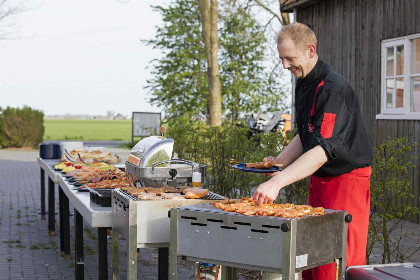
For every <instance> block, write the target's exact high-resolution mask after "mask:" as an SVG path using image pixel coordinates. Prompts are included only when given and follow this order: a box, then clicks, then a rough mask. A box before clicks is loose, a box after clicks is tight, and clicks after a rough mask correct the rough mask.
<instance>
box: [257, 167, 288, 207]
mask: <svg viewBox="0 0 420 280" xmlns="http://www.w3.org/2000/svg"><path fill="white" fill-rule="evenodd" d="M276 174H277V173H276ZM280 189H281V188H280V186H279V185H276V184H275V183H274V182H272V180H269V181H267V182H265V183H262V184H261V185H259V186H258V188H257V190H256V191H255V193H254V196H253V197H252V199H253V200H254V201H255V202H256V203H257V204H263V203H273V202H274V200H276V198H277V196H278V195H279V191H280Z"/></svg>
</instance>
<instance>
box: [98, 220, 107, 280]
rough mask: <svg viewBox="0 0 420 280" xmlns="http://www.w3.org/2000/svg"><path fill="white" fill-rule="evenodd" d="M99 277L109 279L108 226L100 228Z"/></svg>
mask: <svg viewBox="0 0 420 280" xmlns="http://www.w3.org/2000/svg"><path fill="white" fill-rule="evenodd" d="M98 257H99V279H108V253H107V228H106V227H99V228H98Z"/></svg>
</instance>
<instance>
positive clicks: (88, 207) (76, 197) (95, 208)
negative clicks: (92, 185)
mask: <svg viewBox="0 0 420 280" xmlns="http://www.w3.org/2000/svg"><path fill="white" fill-rule="evenodd" d="M37 162H38V164H39V165H40V167H41V168H42V169H43V170H44V171H45V172H46V174H48V176H49V177H50V178H51V179H52V180H53V181H54V183H56V184H58V185H59V187H60V188H61V189H62V190H63V192H64V194H65V195H66V196H67V197H68V199H69V202H70V204H71V205H73V207H74V208H75V209H76V210H77V211H78V212H79V213H80V214H81V215H82V216H83V218H84V219H85V220H86V221H87V222H88V223H89V224H90V225H91V226H92V227H112V207H101V206H100V205H98V204H96V203H94V202H92V201H91V200H90V194H89V192H79V191H76V190H73V187H74V186H73V185H70V184H69V183H68V182H67V181H66V180H65V179H66V178H65V177H64V176H62V174H61V173H60V172H57V171H54V169H53V168H54V165H55V164H57V163H58V160H49V159H41V158H39V157H38V158H37Z"/></svg>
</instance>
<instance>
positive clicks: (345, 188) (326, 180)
mask: <svg viewBox="0 0 420 280" xmlns="http://www.w3.org/2000/svg"><path fill="white" fill-rule="evenodd" d="M371 173H372V169H371V167H365V168H358V169H355V170H353V171H352V172H350V173H346V174H343V175H340V176H332V177H318V176H312V177H311V179H310V182H309V196H308V201H307V204H309V205H311V206H314V207H324V208H327V209H336V210H346V211H348V212H349V214H351V215H352V217H353V220H352V221H351V223H349V224H348V234H347V254H346V267H348V266H352V265H364V264H366V244H367V236H368V227H369V212H370V190H369V185H370V175H371ZM335 269H336V268H335V263H332V264H326V265H323V266H320V267H316V268H312V269H309V270H305V271H304V272H303V275H302V276H303V279H305V280H330V279H331V280H334V279H335Z"/></svg>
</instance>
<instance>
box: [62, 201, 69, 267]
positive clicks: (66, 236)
mask: <svg viewBox="0 0 420 280" xmlns="http://www.w3.org/2000/svg"><path fill="white" fill-rule="evenodd" d="M63 233H64V236H63V240H64V258H65V259H67V260H70V206H69V198H68V197H67V196H66V195H65V194H64V193H63Z"/></svg>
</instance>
